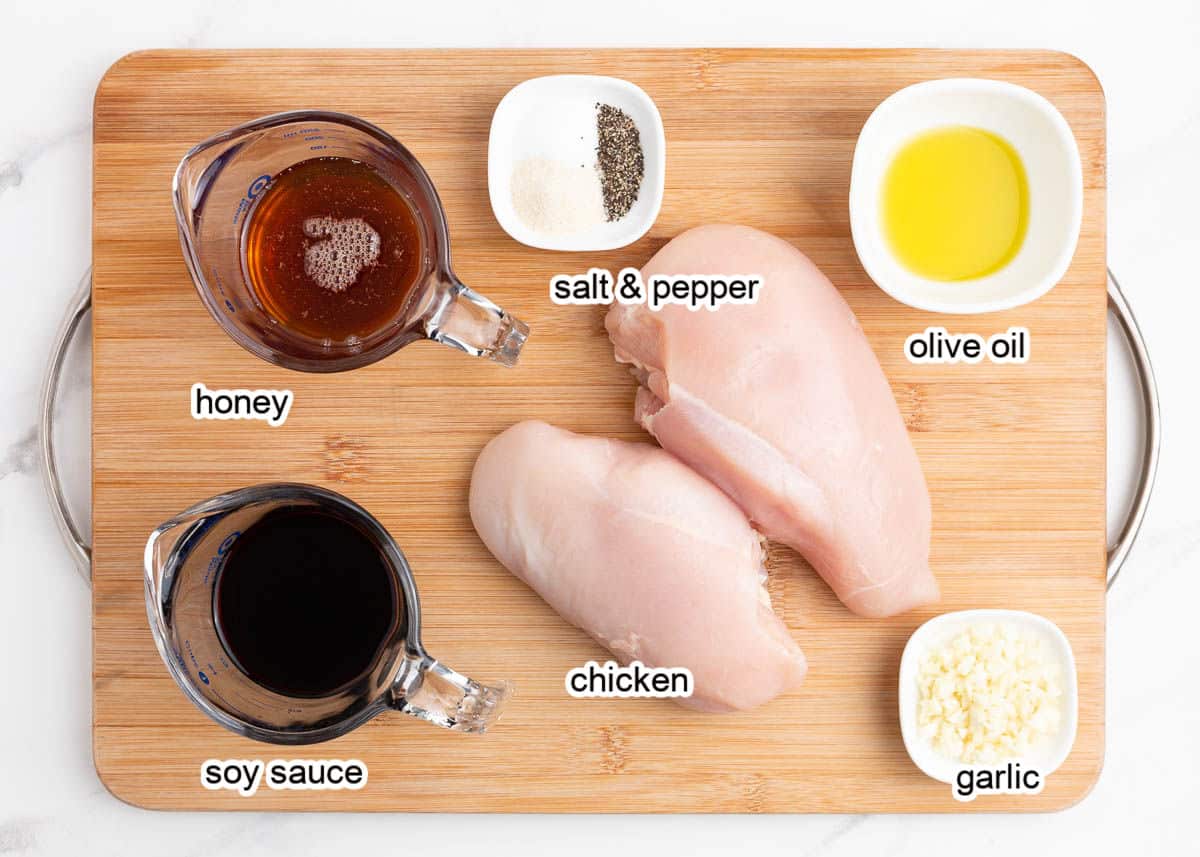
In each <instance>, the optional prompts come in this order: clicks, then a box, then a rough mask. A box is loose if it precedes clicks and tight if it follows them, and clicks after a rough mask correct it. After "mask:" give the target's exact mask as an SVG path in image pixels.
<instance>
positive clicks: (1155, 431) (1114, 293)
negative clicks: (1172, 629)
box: [1107, 270, 1162, 590]
mask: <svg viewBox="0 0 1200 857" xmlns="http://www.w3.org/2000/svg"><path fill="white" fill-rule="evenodd" d="M1108 311H1109V312H1111V313H1112V314H1113V317H1114V318H1116V320H1117V324H1118V325H1120V327H1121V333H1122V334H1123V335H1124V336H1125V341H1126V342H1127V343H1129V351H1130V353H1131V354H1132V355H1133V365H1134V368H1135V369H1136V370H1137V377H1138V387H1139V388H1140V390H1141V394H1142V419H1143V420H1144V421H1145V424H1146V441H1145V445H1144V446H1143V448H1142V468H1141V472H1140V473H1139V474H1138V483H1137V488H1136V490H1134V492H1133V500H1132V502H1131V503H1130V504H1129V511H1128V512H1127V513H1126V514H1125V523H1124V524H1122V525H1121V531H1120V532H1119V533H1118V534H1117V540H1116V542H1114V543H1113V545H1112V546H1111V547H1110V548H1109V549H1108V585H1107V588H1108V589H1110V590H1111V589H1112V587H1113V584H1114V583H1116V582H1117V577H1118V576H1119V575H1120V574H1121V566H1122V565H1124V564H1125V559H1126V557H1128V556H1129V550H1130V548H1132V547H1133V542H1134V540H1135V539H1137V534H1138V530H1139V529H1140V528H1141V526H1142V518H1144V517H1146V506H1147V505H1148V504H1149V503H1150V492H1151V490H1152V489H1153V488H1154V476H1155V474H1156V473H1157V472H1158V450H1159V446H1160V445H1161V443H1162V426H1161V415H1160V413H1159V407H1158V383H1157V382H1156V381H1155V380H1154V367H1152V366H1151V365H1150V355H1149V354H1147V353H1146V340H1145V338H1144V337H1143V336H1142V331H1141V328H1139V327H1138V323H1137V319H1136V318H1134V315H1133V310H1131V309H1130V308H1129V302H1128V301H1127V300H1125V293H1124V292H1122V291H1121V285H1120V283H1118V282H1117V278H1116V277H1114V276H1113V272H1112V271H1111V270H1110V271H1109V272H1108Z"/></svg>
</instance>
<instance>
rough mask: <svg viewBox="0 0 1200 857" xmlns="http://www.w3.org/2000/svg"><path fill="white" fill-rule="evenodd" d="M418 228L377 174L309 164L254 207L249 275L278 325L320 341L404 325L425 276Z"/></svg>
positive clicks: (345, 164)
mask: <svg viewBox="0 0 1200 857" xmlns="http://www.w3.org/2000/svg"><path fill="white" fill-rule="evenodd" d="M421 234H422V233H421V225H420V222H419V221H418V219H417V215H416V212H415V211H414V210H413V208H412V205H411V204H410V203H409V202H408V200H407V199H406V198H405V197H404V196H403V195H402V194H401V193H399V192H398V191H397V190H396V189H395V188H394V187H393V186H392V185H391V184H389V183H388V181H387V179H385V178H384V177H383V176H382V175H380V173H379V172H377V171H376V170H375V169H374V168H372V167H370V166H368V165H367V164H365V163H362V162H361V161H356V160H353V159H351V158H311V159H309V160H306V161H301V162H300V163H297V164H294V165H293V166H291V167H288V168H287V169H285V170H283V171H282V172H280V173H279V174H278V175H276V176H275V177H274V179H273V180H272V181H271V184H270V185H269V186H268V187H267V189H266V190H265V191H264V192H263V193H262V195H261V196H260V197H259V199H258V202H257V204H256V205H255V207H254V208H253V209H252V210H251V212H250V216H249V218H248V222H247V225H246V228H245V231H244V237H243V258H244V260H245V266H246V275H247V278H248V280H249V282H250V285H251V288H252V289H253V290H254V295H255V297H256V298H257V299H258V301H259V303H260V304H261V305H262V307H263V309H264V310H265V311H266V312H267V314H268V315H270V316H271V318H272V319H274V320H275V321H276V322H277V323H278V324H280V325H281V326H283V327H285V328H287V329H288V330H289V331H291V332H293V333H298V334H301V335H303V336H306V337H310V338H312V339H316V340H318V341H321V342H323V343H326V344H346V343H351V344H353V343H355V342H358V341H362V340H365V339H367V338H369V337H370V336H372V335H373V334H376V333H379V332H380V331H382V330H385V329H388V328H391V327H393V326H395V325H396V324H398V323H401V321H402V320H403V317H404V313H405V309H406V305H407V303H408V300H409V297H410V296H411V294H412V292H413V289H414V287H415V286H416V284H417V283H418V282H419V281H420V279H421V277H422V274H423V273H424V261H423V258H424V248H423V246H422V239H421Z"/></svg>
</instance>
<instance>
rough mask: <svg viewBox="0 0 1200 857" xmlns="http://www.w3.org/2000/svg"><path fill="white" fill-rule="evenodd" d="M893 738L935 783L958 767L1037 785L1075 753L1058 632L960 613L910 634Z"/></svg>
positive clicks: (1072, 690) (1074, 712)
mask: <svg viewBox="0 0 1200 857" xmlns="http://www.w3.org/2000/svg"><path fill="white" fill-rule="evenodd" d="M899 699H900V731H901V734H902V735H903V738H904V746H905V748H906V749H907V750H908V755H909V756H911V757H912V760H913V762H914V763H915V764H916V766H917V767H918V768H920V769H921V770H922V771H924V772H925V773H926V774H928V775H929V776H930V777H933V778H934V779H936V780H940V781H942V782H944V783H950V782H953V781H954V778H955V775H956V774H957V773H958V772H959V771H960V770H962V769H963V768H965V767H978V766H988V765H991V766H1001V765H1005V764H1007V763H1009V762H1019V763H1021V764H1022V765H1024V766H1025V767H1026V768H1035V769H1036V770H1037V771H1038V772H1039V773H1040V774H1041V776H1042V778H1043V780H1044V779H1045V777H1046V776H1048V775H1049V774H1051V773H1053V772H1054V771H1055V770H1056V769H1057V768H1058V767H1059V766H1060V765H1061V764H1062V763H1063V761H1065V760H1066V758H1067V755H1068V754H1069V753H1070V752H1071V746H1072V745H1073V744H1074V743H1075V732H1076V729H1077V726H1078V720H1079V690H1078V679H1077V677H1076V674H1075V656H1074V654H1073V653H1072V651H1071V644H1070V642H1069V641H1068V640H1067V638H1066V635H1065V634H1063V632H1062V630H1061V629H1060V628H1059V627H1058V626H1057V625H1055V624H1054V623H1053V622H1051V621H1050V620H1049V619H1046V618H1044V617H1042V616H1038V615H1037V614H1034V613H1027V612H1024V611H1021V610H962V611H959V612H955V613H945V614H943V615H941V616H937V617H935V618H933V619H930V620H929V621H928V622H926V623H925V624H924V625H922V626H921V627H919V628H918V629H917V630H916V631H914V632H913V635H912V636H911V637H910V638H909V640H908V644H907V645H906V646H905V647H904V655H903V656H902V658H901V660H900V687H899Z"/></svg>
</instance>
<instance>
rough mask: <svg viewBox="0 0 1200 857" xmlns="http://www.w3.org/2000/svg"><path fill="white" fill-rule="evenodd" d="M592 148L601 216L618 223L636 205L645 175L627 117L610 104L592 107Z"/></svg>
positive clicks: (638, 141) (634, 127)
mask: <svg viewBox="0 0 1200 857" xmlns="http://www.w3.org/2000/svg"><path fill="white" fill-rule="evenodd" d="M596 131H597V133H598V136H599V144H598V145H597V146H596V155H597V160H598V162H599V165H600V186H601V190H602V192H603V194H604V213H605V215H606V216H607V217H608V219H609V220H610V221H612V220H620V219H621V218H622V217H624V216H625V215H626V214H628V213H629V209H631V208H633V204H634V203H635V202H637V198H638V191H639V190H640V189H641V187H642V177H643V176H644V175H645V172H646V161H645V157H644V156H643V154H642V138H641V135H640V134H639V133H638V129H637V125H635V124H634V123H633V120H632V119H630V118H629V115H628V114H627V113H625V111H624V110H621V109H619V108H617V107H613V106H612V105H611V104H597V105H596Z"/></svg>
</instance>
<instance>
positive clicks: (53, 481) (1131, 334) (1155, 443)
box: [40, 270, 1162, 589]
mask: <svg viewBox="0 0 1200 857" xmlns="http://www.w3.org/2000/svg"><path fill="white" fill-rule="evenodd" d="M91 308H92V272H91V270H89V271H88V272H87V275H86V276H84V278H83V282H81V283H80V284H79V289H78V291H77V292H76V293H75V297H73V298H72V299H71V304H70V306H69V307H68V308H67V314H66V317H65V318H64V319H63V322H62V326H61V327H60V328H59V331H58V336H57V337H56V339H55V342H54V348H53V350H52V351H51V352H50V366H49V369H48V370H47V372H46V382H45V384H44V385H43V387H42V419H41V428H40V433H41V439H42V475H43V477H44V478H45V481H46V490H47V491H48V492H49V493H50V501H51V506H52V508H53V511H54V517H55V522H56V523H57V524H58V529H59V530H60V531H61V532H62V534H63V538H65V539H66V541H67V544H68V546H69V547H70V548H71V553H72V556H73V558H74V559H75V562H76V564H77V565H78V566H79V569H80V571H81V572H82V573H83V574H84V576H85V577H87V578H89V579H90V578H91V573H92V548H91V546H90V545H88V544H87V542H86V541H84V538H83V536H82V534H81V533H80V532H79V528H78V527H77V526H76V525H75V521H74V520H73V519H72V518H71V513H70V511H69V510H68V508H67V502H66V497H65V496H64V494H63V490H62V482H61V480H60V479H59V476H58V464H57V461H56V459H55V457H54V442H53V431H52V429H53V427H54V404H55V401H56V400H57V398H58V382H59V379H60V378H61V376H62V368H63V363H64V361H65V358H66V354H67V349H68V347H69V346H70V344H71V341H72V340H73V339H74V337H75V334H76V332H77V331H78V330H79V323H80V322H81V321H83V318H84V316H86V315H87V314H88V311H89V310H91ZM1108 311H1109V312H1111V313H1112V314H1113V316H1114V317H1115V318H1116V320H1117V324H1118V325H1119V326H1120V328H1121V332H1122V334H1124V336H1125V339H1126V341H1127V342H1128V343H1129V349H1130V351H1131V352H1132V354H1133V363H1134V368H1135V369H1136V370H1137V376H1138V385H1139V387H1140V388H1141V393H1142V412H1143V418H1144V419H1145V423H1146V443H1145V448H1144V449H1143V451H1142V467H1141V472H1140V474H1139V475H1138V484H1137V489H1136V490H1135V491H1134V496H1133V502H1132V503H1130V506H1129V512H1128V513H1127V514H1126V516H1125V523H1124V524H1122V526H1121V530H1120V533H1119V534H1118V535H1117V540H1116V542H1115V543H1114V544H1113V545H1112V546H1111V547H1110V548H1109V549H1108V588H1109V589H1112V585H1113V584H1114V583H1116V581H1117V576H1118V575H1119V574H1120V573H1121V566H1122V565H1124V563H1125V559H1126V557H1128V556H1129V550H1130V548H1132V547H1133V543H1134V540H1135V539H1136V538H1137V534H1138V530H1139V529H1140V528H1141V526H1142V519H1143V518H1144V517H1145V516H1146V506H1147V505H1148V504H1149V502H1150V492H1151V490H1152V489H1153V487H1154V476H1155V473H1156V472H1157V470H1158V451H1159V445H1160V443H1161V440H1162V435H1161V426H1160V414H1159V407H1158V385H1157V383H1156V382H1155V380H1154V369H1153V368H1152V367H1151V365H1150V357H1149V355H1148V354H1147V353H1146V341H1145V339H1144V338H1143V337H1142V331H1141V329H1140V328H1139V327H1138V324H1137V319H1136V318H1134V315H1133V311H1132V310H1131V309H1130V308H1129V302H1128V301H1126V300H1125V295H1124V293H1123V292H1122V291H1121V286H1120V285H1119V284H1118V283H1117V278H1116V277H1114V276H1113V274H1112V271H1109V272H1108Z"/></svg>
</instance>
